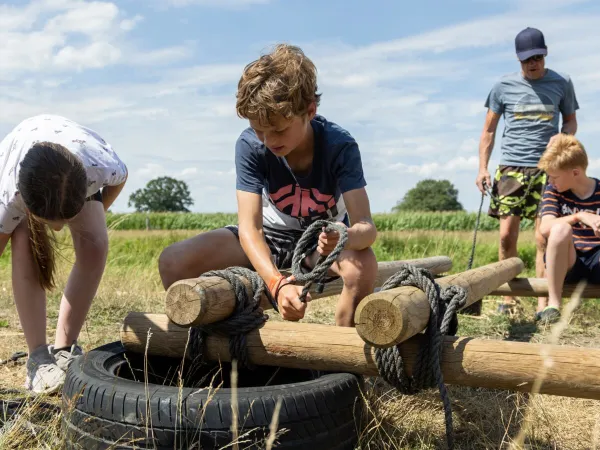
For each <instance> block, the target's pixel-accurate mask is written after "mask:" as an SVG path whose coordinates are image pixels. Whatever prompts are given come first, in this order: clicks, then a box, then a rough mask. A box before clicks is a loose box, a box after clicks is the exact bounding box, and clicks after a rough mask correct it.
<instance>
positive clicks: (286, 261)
mask: <svg viewBox="0 0 600 450" xmlns="http://www.w3.org/2000/svg"><path fill="white" fill-rule="evenodd" d="M225 228H226V229H228V230H229V231H231V232H232V233H233V234H235V236H236V237H237V238H238V239H239V238H240V235H239V230H238V226H237V225H226V226H225ZM263 231H264V234H265V240H266V241H267V245H268V246H269V250H271V256H272V259H273V262H274V263H275V266H277V268H278V269H289V268H291V267H292V258H293V256H294V250H295V249H296V244H297V243H298V241H299V240H300V237H301V236H302V231H296V230H285V231H283V230H276V229H274V228H269V227H265V226H263Z"/></svg>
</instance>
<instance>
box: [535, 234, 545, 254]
mask: <svg viewBox="0 0 600 450" xmlns="http://www.w3.org/2000/svg"><path fill="white" fill-rule="evenodd" d="M547 244H548V240H547V239H546V238H545V237H544V235H543V234H542V233H541V232H540V230H539V229H536V230H535V246H536V247H537V249H538V250H541V251H544V250H545V249H546V245H547Z"/></svg>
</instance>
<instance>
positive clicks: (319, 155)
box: [235, 115, 367, 230]
mask: <svg viewBox="0 0 600 450" xmlns="http://www.w3.org/2000/svg"><path fill="white" fill-rule="evenodd" d="M311 125H312V128H313V131H314V156H313V164H312V169H311V171H310V173H309V174H307V175H306V176H303V177H300V176H298V175H296V174H294V173H293V172H292V171H291V169H290V167H289V165H288V164H287V161H286V159H285V158H283V157H278V156H275V155H274V154H273V152H271V151H270V150H269V149H268V148H267V147H265V145H263V143H262V142H261V141H260V140H259V139H258V138H257V137H256V134H255V132H254V130H253V129H252V128H247V129H245V130H244V131H243V132H242V134H241V135H240V137H239V138H238V140H237V142H236V146H235V167H236V189H238V190H240V191H247V192H253V193H255V194H261V195H262V197H263V225H265V226H267V227H271V228H275V229H279V230H290V229H292V230H304V229H306V228H307V227H308V226H309V225H310V224H311V223H312V222H314V221H315V220H318V219H332V220H336V221H341V222H344V223H346V224H348V217H347V211H346V206H345V204H344V199H343V197H342V194H343V193H345V192H347V191H350V190H353V189H359V188H362V187H364V186H366V184H367V183H366V181H365V178H364V175H363V168H362V162H361V157H360V151H359V149H358V144H357V143H356V141H355V140H354V138H353V137H352V136H351V135H350V133H348V132H347V131H346V130H344V129H343V128H341V127H340V126H338V125H336V124H335V123H333V122H329V121H327V120H326V119H325V118H324V117H323V116H320V115H316V116H315V117H314V119H313V120H312V121H311Z"/></svg>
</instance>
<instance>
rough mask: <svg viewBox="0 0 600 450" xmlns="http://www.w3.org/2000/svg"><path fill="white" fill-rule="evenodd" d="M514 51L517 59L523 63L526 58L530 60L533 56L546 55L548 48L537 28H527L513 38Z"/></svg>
mask: <svg viewBox="0 0 600 450" xmlns="http://www.w3.org/2000/svg"><path fill="white" fill-rule="evenodd" d="M515 50H516V51H517V58H519V60H520V61H525V60H526V59H527V58H531V57H532V56H534V55H544V56H546V55H547V54H548V47H546V42H545V40H544V35H543V34H542V32H541V31H540V30H538V29H537V28H530V27H527V28H525V29H524V30H523V31H521V32H520V33H519V34H517V37H516V38H515Z"/></svg>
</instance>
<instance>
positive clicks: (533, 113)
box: [514, 94, 555, 122]
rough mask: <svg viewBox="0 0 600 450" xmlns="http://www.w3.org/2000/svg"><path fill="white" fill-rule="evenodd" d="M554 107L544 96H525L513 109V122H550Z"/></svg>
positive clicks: (552, 117)
mask: <svg viewBox="0 0 600 450" xmlns="http://www.w3.org/2000/svg"><path fill="white" fill-rule="evenodd" d="M554 114H555V106H554V103H552V100H551V99H550V97H548V96H547V95H545V94H538V95H532V94H525V95H524V96H523V97H521V98H520V99H519V100H518V101H517V104H516V105H515V108H514V117H515V120H529V121H532V122H552V120H553V119H554Z"/></svg>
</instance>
